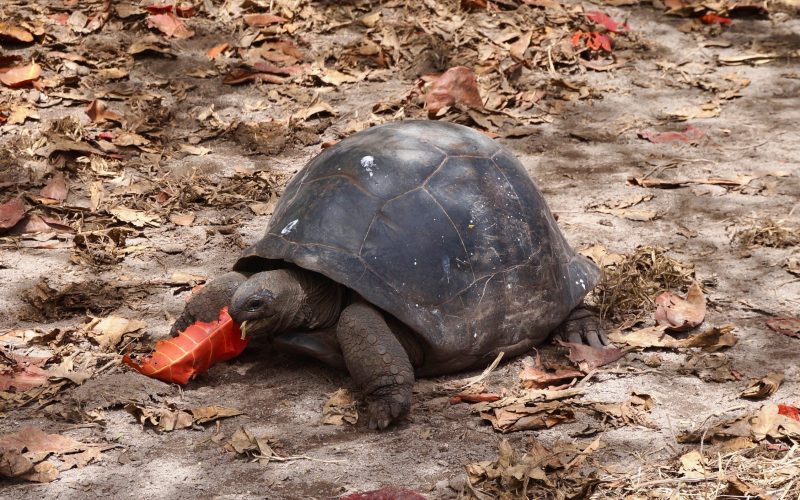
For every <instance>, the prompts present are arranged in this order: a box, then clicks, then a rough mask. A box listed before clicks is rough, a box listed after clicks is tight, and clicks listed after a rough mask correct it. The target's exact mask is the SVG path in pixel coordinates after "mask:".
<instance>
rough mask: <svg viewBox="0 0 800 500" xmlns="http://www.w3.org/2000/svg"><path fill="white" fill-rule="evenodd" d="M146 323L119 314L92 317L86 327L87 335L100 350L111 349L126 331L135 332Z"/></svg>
mask: <svg viewBox="0 0 800 500" xmlns="http://www.w3.org/2000/svg"><path fill="white" fill-rule="evenodd" d="M146 326H147V323H145V322H144V321H140V320H135V319H127V318H123V317H121V316H108V317H106V318H102V319H100V318H94V319H93V320H92V321H91V322H90V323H89V324H88V325H87V327H86V329H87V334H88V336H89V337H90V338H91V339H92V340H94V341H95V342H96V343H97V345H98V346H100V350H102V351H112V350H114V348H116V347H117V345H118V344H119V343H120V341H121V340H122V337H123V336H125V335H126V334H128V333H133V332H136V331H137V330H141V329H142V328H145V327H146Z"/></svg>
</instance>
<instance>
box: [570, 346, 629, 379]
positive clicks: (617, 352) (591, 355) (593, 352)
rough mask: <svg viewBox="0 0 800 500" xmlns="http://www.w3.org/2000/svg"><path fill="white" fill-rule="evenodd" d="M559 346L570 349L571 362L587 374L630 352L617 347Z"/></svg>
mask: <svg viewBox="0 0 800 500" xmlns="http://www.w3.org/2000/svg"><path fill="white" fill-rule="evenodd" d="M558 343H559V344H561V345H562V346H564V347H566V348H567V349H569V360H570V361H572V362H573V363H575V364H576V365H578V366H579V367H580V369H581V370H583V371H584V372H586V373H589V372H590V371H592V370H594V369H595V368H599V367H601V366H605V365H607V364H609V363H613V362H614V361H616V360H618V359H620V358H621V357H623V356H625V355H626V354H627V353H628V351H625V350H622V349H618V348H616V347H612V346H608V347H592V346H589V345H585V344H576V343H573V342H562V341H560V340H559V341H558Z"/></svg>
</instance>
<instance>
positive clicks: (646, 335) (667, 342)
mask: <svg viewBox="0 0 800 500" xmlns="http://www.w3.org/2000/svg"><path fill="white" fill-rule="evenodd" d="M666 330H667V327H665V326H661V325H659V326H651V327H647V328H642V329H639V330H634V331H632V332H629V333H625V334H623V333H622V332H620V331H619V330H615V331H613V332H611V334H610V335H609V336H608V338H609V339H610V340H611V341H612V342H617V343H621V344H627V345H629V346H631V347H643V348H648V347H666V348H671V349H676V348H682V347H700V348H702V349H703V350H704V351H709V352H713V351H717V350H719V349H722V348H724V347H730V346H733V345H736V342H737V340H736V336H735V335H734V334H733V327H732V326H723V327H719V328H717V327H714V328H709V329H707V330H704V331H702V332H700V333H697V334H695V335H692V336H690V337H687V338H684V339H676V338H675V337H672V336H671V335H669V334H668V333H667V332H666Z"/></svg>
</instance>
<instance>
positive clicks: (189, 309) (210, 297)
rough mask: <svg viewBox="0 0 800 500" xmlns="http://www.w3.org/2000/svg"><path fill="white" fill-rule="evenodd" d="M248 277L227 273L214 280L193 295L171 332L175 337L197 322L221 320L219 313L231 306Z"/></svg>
mask: <svg viewBox="0 0 800 500" xmlns="http://www.w3.org/2000/svg"><path fill="white" fill-rule="evenodd" d="M246 279H247V276H245V275H244V274H242V273H235V272H230V273H225V274H223V275H222V276H219V277H217V278H214V279H213V280H211V281H210V282H208V283H206V285H205V286H204V287H203V288H201V289H200V291H198V292H197V293H196V294H194V295H192V297H191V298H190V299H189V302H188V303H187V304H186V306H185V307H184V308H183V312H182V313H181V315H180V316H179V317H178V319H177V320H175V323H174V324H173V325H172V329H171V330H170V332H169V333H170V335H172V336H173V337H174V336H176V335H178V333H180V332H182V331H184V330H186V329H187V328H188V327H189V325H191V324H192V323H194V322H195V321H205V322H207V323H210V322H212V321H216V320H217V319H219V311H220V310H221V309H222V308H223V307H225V306H227V305H229V304H230V302H231V297H233V293H234V292H235V291H236V289H237V288H239V285H241V284H242V283H243V282H244V281H245V280H246Z"/></svg>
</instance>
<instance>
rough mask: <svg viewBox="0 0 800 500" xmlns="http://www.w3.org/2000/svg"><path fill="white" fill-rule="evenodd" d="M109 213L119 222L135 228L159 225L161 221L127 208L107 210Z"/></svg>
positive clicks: (153, 216)
mask: <svg viewBox="0 0 800 500" xmlns="http://www.w3.org/2000/svg"><path fill="white" fill-rule="evenodd" d="M109 213H110V214H111V215H113V216H114V217H116V218H117V219H118V220H120V221H121V222H127V223H129V224H133V225H134V226H136V227H145V226H152V227H158V226H160V225H161V219H159V217H158V216H157V215H151V214H148V213H146V212H142V211H141V210H133V209H131V208H127V207H116V208H112V209H111V210H109Z"/></svg>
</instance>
